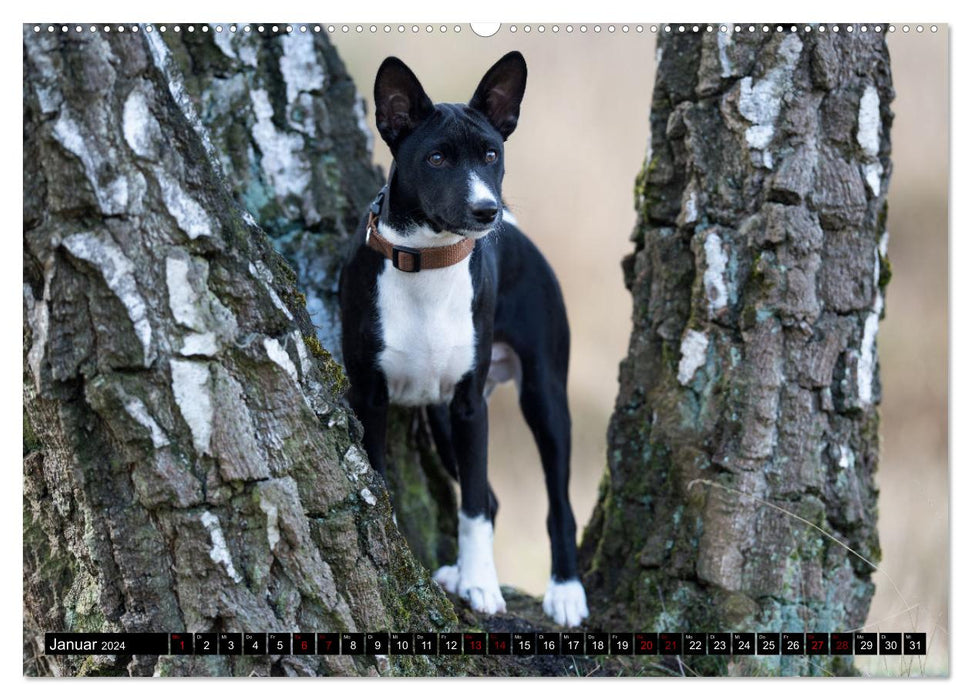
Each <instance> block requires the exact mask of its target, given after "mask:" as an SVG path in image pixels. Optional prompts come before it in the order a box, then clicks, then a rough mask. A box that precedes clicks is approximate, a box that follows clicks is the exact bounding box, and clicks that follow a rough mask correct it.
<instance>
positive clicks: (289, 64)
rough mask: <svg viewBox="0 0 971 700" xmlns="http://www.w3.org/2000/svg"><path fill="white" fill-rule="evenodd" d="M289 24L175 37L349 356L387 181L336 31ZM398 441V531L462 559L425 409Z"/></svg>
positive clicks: (240, 197) (335, 345) (246, 177)
mask: <svg viewBox="0 0 971 700" xmlns="http://www.w3.org/2000/svg"><path fill="white" fill-rule="evenodd" d="M278 29H279V31H277V32H273V31H271V30H270V27H264V31H263V32H252V31H251V32H244V31H243V30H242V29H240V30H238V31H236V32H232V31H230V30H229V29H228V26H226V25H224V26H223V31H221V32H219V31H216V29H215V27H213V28H211V29H210V30H209V31H207V32H203V31H201V27H199V28H198V30H197V31H193V32H188V31H182V32H179V33H175V32H171V31H169V32H167V33H166V34H165V35H164V39H165V43H166V45H167V46H168V48H169V49H170V51H171V53H172V58H173V59H174V64H175V66H176V67H177V68H178V70H179V72H180V73H181V75H182V76H183V77H184V85H185V91H186V94H187V95H188V97H189V99H190V100H191V102H192V103H193V105H194V106H195V108H196V113H197V114H199V115H200V118H201V121H202V123H203V125H204V126H205V128H206V131H207V133H208V134H209V138H210V141H211V143H212V145H213V151H214V153H215V154H216V155H217V157H218V160H219V162H220V164H221V167H222V170H223V172H224V173H225V174H226V179H227V182H228V183H230V187H231V189H232V192H233V196H234V197H235V199H236V201H237V202H238V203H239V204H240V206H241V207H242V208H243V209H245V210H246V211H248V212H250V213H251V214H252V215H253V216H254V217H255V218H256V220H257V223H259V225H260V226H261V227H262V228H263V230H264V231H266V232H267V234H269V236H270V238H271V241H272V243H273V245H274V247H275V248H276V249H277V250H278V251H279V252H280V253H282V254H283V256H284V257H285V258H286V259H287V261H288V262H289V263H290V265H291V266H292V267H293V270H294V272H295V273H296V277H297V285H296V286H297V288H298V289H299V290H300V291H301V293H302V294H304V295H305V297H306V305H307V311H308V313H309V314H310V320H311V322H312V323H313V326H314V329H315V330H316V335H317V339H318V340H319V341H320V344H321V346H322V348H323V350H324V351H326V352H328V353H330V354H331V355H332V356H333V357H335V358H336V359H337V360H338V361H342V358H341V343H340V337H341V327H340V313H339V309H338V300H337V280H338V275H339V273H340V266H341V264H342V262H343V260H344V247H345V244H346V243H347V241H348V239H349V238H350V236H351V235H352V234H353V232H354V231H355V230H356V229H357V226H358V224H359V222H360V220H361V219H362V217H363V214H364V212H365V211H366V210H367V206H368V205H369V204H370V203H371V201H372V200H373V199H374V197H375V195H376V194H377V192H378V190H379V189H380V188H381V186H382V184H384V177H383V176H382V175H381V174H380V172H379V171H378V169H377V168H376V167H374V166H373V165H372V164H371V147H372V143H371V141H372V137H371V133H370V131H369V130H368V128H367V125H366V123H365V119H366V115H365V107H364V100H363V99H361V97H360V96H359V95H358V93H357V90H356V89H355V87H354V84H353V82H351V79H350V77H349V76H348V74H347V71H346V69H345V68H344V65H343V63H342V62H341V60H340V57H339V56H338V55H337V51H336V50H335V49H334V47H333V46H332V45H331V44H330V42H329V41H328V39H327V37H326V35H325V34H324V33H317V32H313V31H312V30H310V29H308V31H307V32H300V31H298V30H296V29H295V31H293V32H292V33H287V32H286V31H285V28H284V27H279V28H278ZM388 448H389V462H388V464H389V471H388V481H389V486H390V488H391V491H392V494H393V499H394V508H395V512H396V515H397V523H398V528H399V529H400V531H401V532H402V534H404V535H405V538H406V540H407V541H408V544H409V545H410V546H411V549H412V551H413V552H414V553H415V555H416V556H417V557H418V559H419V561H421V562H422V564H424V565H425V566H426V567H427V568H429V569H431V570H434V569H436V568H438V567H439V566H442V565H444V564H451V563H453V562H454V561H455V556H456V533H457V531H458V520H457V513H458V505H457V503H456V499H455V494H454V492H453V490H452V487H451V483H450V478H449V476H448V474H447V473H446V472H445V470H444V468H443V467H442V465H441V462H440V461H439V459H438V457H437V454H436V453H435V451H434V449H433V447H432V441H431V436H430V430H429V428H428V426H427V423H426V421H425V418H424V413H423V412H422V411H419V410H414V409H403V408H395V409H394V410H393V412H392V417H391V421H390V424H389V431H388Z"/></svg>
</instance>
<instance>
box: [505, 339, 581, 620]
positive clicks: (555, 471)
mask: <svg viewBox="0 0 971 700" xmlns="http://www.w3.org/2000/svg"><path fill="white" fill-rule="evenodd" d="M522 359H523V382H522V388H521V390H520V394H519V405H520V408H522V411H523V416H524V417H525V418H526V423H527V424H528V425H529V428H530V430H532V432H533V437H534V438H535V440H536V445H537V447H538V448H539V453H540V458H541V460H542V462H543V474H544V476H545V477H546V491H547V495H548V497H549V513H548V515H547V518H546V529H547V531H548V532H549V536H550V545H551V549H552V555H553V572H552V576H551V578H550V583H549V587H548V588H547V591H546V596H545V598H544V600H543V611H544V612H545V613H546V614H547V615H549V616H550V617H552V618H553V619H554V620H555V621H556V623H557V624H560V625H565V626H568V627H574V626H576V625H579V624H580V622H582V621H583V619H584V618H585V617H587V615H589V611H588V609H587V599H586V594H585V593H584V590H583V585H582V584H581V583H580V578H579V571H578V567H577V547H576V530H577V528H576V520H575V519H574V517H573V509H572V508H571V507H570V497H569V493H568V485H569V480H570V409H569V406H568V404H567V396H566V372H565V371H564V372H562V373H556V372H555V370H553V369H552V368H551V367H549V365H545V364H544V363H542V362H539V361H537V359H536V358H535V357H534V358H531V359H530V358H528V357H524V358H522ZM558 374H562V376H557V375H558Z"/></svg>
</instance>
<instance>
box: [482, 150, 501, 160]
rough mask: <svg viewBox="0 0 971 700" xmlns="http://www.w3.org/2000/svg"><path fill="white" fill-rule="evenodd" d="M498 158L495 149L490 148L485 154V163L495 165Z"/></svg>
mask: <svg viewBox="0 0 971 700" xmlns="http://www.w3.org/2000/svg"><path fill="white" fill-rule="evenodd" d="M498 157H499V154H498V153H497V152H496V151H495V149H492V148H490V149H489V150H488V151H486V152H485V162H486V163H495V162H496V159H497V158H498Z"/></svg>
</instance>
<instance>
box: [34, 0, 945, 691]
mask: <svg viewBox="0 0 971 700" xmlns="http://www.w3.org/2000/svg"><path fill="white" fill-rule="evenodd" d="M91 14H92V16H94V15H95V14H96V13H91ZM152 14H158V13H156V12H154V11H153V13H152ZM161 14H164V12H162V13H161ZM262 14H272V12H270V13H266V12H264V13H262ZM403 14H404V13H403ZM722 14H723V15H725V16H724V17H723V19H725V18H727V19H730V17H728V15H732V14H734V12H733V11H731V10H728V9H726V10H725V11H724V12H723V13H722ZM590 15H591V17H593V16H595V15H596V11H595V10H592V11H591V13H590ZM95 18H96V19H97V17H95ZM102 19H103V18H102ZM308 19H314V18H313V17H308ZM713 19H717V18H713ZM767 19H772V18H767ZM775 19H778V18H775ZM948 41H949V26H948V25H947V24H946V23H937V24H935V23H909V24H901V23H893V22H877V23H855V24H847V23H825V22H823V23H820V22H814V23H809V24H806V23H800V24H792V23H777V22H768V23H751V22H744V23H734V22H709V23H705V22H700V23H699V22H694V23H668V22H653V23H652V22H573V23H570V22H529V23H522V22H519V23H508V22H507V23H495V24H485V23H484V24H469V23H457V22H441V21H438V22H428V21H423V22H420V23H412V22H359V23H358V22H348V23H343V22H341V23H328V22H292V23H259V22H255V23H246V22H240V23H232V22H222V23H220V22H215V23H191V24H186V23H181V24H180V23H132V22H127V23H104V22H98V23H91V22H73V23H51V22H42V23H41V22H29V21H28V22H27V23H25V24H23V27H22V42H23V426H24V427H23V594H24V597H23V630H24V638H23V674H24V675H25V676H58V677H65V676H68V677H78V676H100V675H111V676H130V677H140V676H148V677H151V676H197V677H213V676H236V677H250V676H257V677H268V676H342V677H349V676H381V677H413V676H427V677H452V676H463V677H467V676H526V677H539V676H543V677H549V676H554V677H567V678H578V677H630V676H643V677H690V676H746V677H755V676H759V677H762V676H826V677H831V676H867V677H891V678H902V677H935V676H947V675H948V674H949V668H950V667H949V656H948V645H949V640H948V630H949V622H948V620H949V594H950V589H949V585H950V582H949V570H950V563H949V537H948V533H949V510H948V503H949V491H948V488H949V487H948V439H949V429H948V398H949V393H948V383H947V370H946V367H947V358H948V355H947V343H948V333H947V331H948V311H949V304H948V294H947V291H948V290H947V284H948V222H949V219H948V206H949V204H948V188H949V167H950V166H949V155H948V152H949V151H948V149H949V135H950V132H949V128H950V127H949V124H950V121H949V92H948V72H949V67H948V52H949V47H948Z"/></svg>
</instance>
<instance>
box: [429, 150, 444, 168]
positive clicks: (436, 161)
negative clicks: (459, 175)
mask: <svg viewBox="0 0 971 700" xmlns="http://www.w3.org/2000/svg"><path fill="white" fill-rule="evenodd" d="M428 162H429V163H431V164H432V165H434V166H435V167H436V168H437V167H438V166H439V165H442V164H443V163H444V162H445V156H443V155H442V154H441V153H439V152H438V151H435V152H434V153H432V154H430V155H429V156H428Z"/></svg>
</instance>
